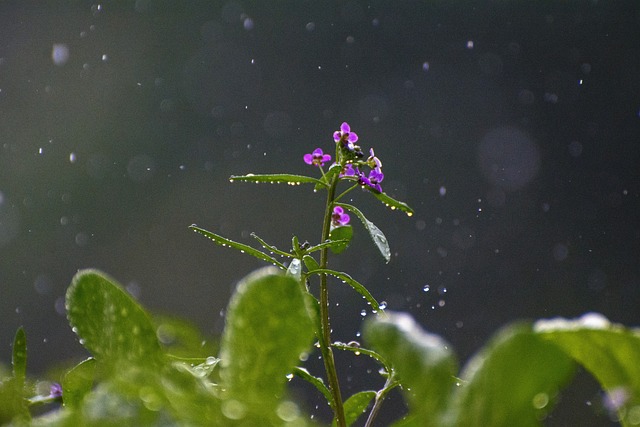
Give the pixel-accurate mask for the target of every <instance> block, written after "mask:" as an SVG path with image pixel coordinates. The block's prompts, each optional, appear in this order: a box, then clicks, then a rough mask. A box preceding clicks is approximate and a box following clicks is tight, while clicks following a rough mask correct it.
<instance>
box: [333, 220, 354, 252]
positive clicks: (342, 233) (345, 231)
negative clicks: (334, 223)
mask: <svg viewBox="0 0 640 427" xmlns="http://www.w3.org/2000/svg"><path fill="white" fill-rule="evenodd" d="M352 237H353V227H351V226H350V225H343V226H341V227H334V228H333V229H332V230H331V232H330V233H329V239H330V240H332V241H333V242H334V244H333V245H331V246H329V249H331V252H333V253H334V254H339V253H341V252H344V250H345V249H347V248H348V247H349V242H351V238H352Z"/></svg>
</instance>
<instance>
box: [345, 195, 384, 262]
mask: <svg viewBox="0 0 640 427" xmlns="http://www.w3.org/2000/svg"><path fill="white" fill-rule="evenodd" d="M339 205H340V206H342V207H343V208H345V209H348V210H350V211H351V212H353V213H354V214H355V215H356V216H357V217H358V218H360V221H362V224H363V225H364V228H365V229H366V230H367V231H368V232H369V235H370V236H371V239H372V240H373V243H375V245H376V247H377V248H378V250H379V251H380V253H381V254H382V256H383V257H384V259H385V261H387V262H389V261H391V249H390V248H389V242H388V241H387V238H386V237H385V235H384V233H383V232H382V230H380V229H379V228H378V227H376V225H375V224H374V223H372V222H371V221H369V220H368V219H367V218H366V217H365V216H364V214H363V213H362V212H360V209H358V208H356V207H355V206H352V205H348V204H346V203H340V204H339Z"/></svg>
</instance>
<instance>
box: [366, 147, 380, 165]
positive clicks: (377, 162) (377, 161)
mask: <svg viewBox="0 0 640 427" xmlns="http://www.w3.org/2000/svg"><path fill="white" fill-rule="evenodd" d="M369 154H371V156H369V158H368V159H367V163H368V164H369V166H370V167H371V168H372V169H380V168H381V167H382V162H381V161H380V159H379V158H377V157H376V153H374V152H373V148H371V149H369Z"/></svg>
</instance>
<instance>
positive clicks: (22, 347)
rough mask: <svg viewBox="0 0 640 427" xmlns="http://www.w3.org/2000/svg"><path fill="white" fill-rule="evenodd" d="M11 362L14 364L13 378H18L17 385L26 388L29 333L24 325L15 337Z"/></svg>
mask: <svg viewBox="0 0 640 427" xmlns="http://www.w3.org/2000/svg"><path fill="white" fill-rule="evenodd" d="M11 364H12V365H13V378H15V380H16V386H18V387H20V388H24V382H25V379H26V378H27V335H26V334H25V333H24V329H23V328H22V327H20V328H18V330H17V331H16V335H15V337H14V339H13V354H12V357H11Z"/></svg>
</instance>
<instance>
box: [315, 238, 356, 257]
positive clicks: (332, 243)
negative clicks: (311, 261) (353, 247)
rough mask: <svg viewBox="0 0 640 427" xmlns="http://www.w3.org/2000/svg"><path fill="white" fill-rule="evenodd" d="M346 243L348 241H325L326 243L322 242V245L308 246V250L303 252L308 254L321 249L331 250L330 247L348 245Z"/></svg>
mask: <svg viewBox="0 0 640 427" xmlns="http://www.w3.org/2000/svg"><path fill="white" fill-rule="evenodd" d="M348 243H349V241H348V240H327V241H326V242H322V243H320V244H318V245H313V246H310V247H309V248H307V249H306V250H305V252H306V253H308V254H310V253H312V252H317V251H319V250H321V249H324V248H332V247H335V246H337V245H342V244H348Z"/></svg>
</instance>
